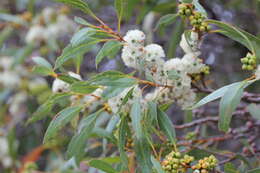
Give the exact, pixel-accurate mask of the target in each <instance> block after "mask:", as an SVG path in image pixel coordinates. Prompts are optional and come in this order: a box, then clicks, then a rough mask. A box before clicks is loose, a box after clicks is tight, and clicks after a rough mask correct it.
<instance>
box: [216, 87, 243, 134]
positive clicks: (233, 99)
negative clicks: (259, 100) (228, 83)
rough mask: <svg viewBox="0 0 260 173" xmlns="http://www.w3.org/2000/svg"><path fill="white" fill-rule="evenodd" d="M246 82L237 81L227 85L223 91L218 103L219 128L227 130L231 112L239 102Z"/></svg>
mask: <svg viewBox="0 0 260 173" xmlns="http://www.w3.org/2000/svg"><path fill="white" fill-rule="evenodd" d="M245 85H246V82H239V83H236V85H234V86H232V87H229V88H228V90H227V91H226V92H225V93H224V95H223V97H222V98H221V100H220V104H219V114H220V115H219V123H218V127H219V129H220V130H222V131H225V132H227V131H228V129H229V124H230V122H231V118H232V113H233V112H234V111H235V109H236V107H237V106H238V104H239V103H240V100H241V97H242V95H243V91H244V86H245Z"/></svg>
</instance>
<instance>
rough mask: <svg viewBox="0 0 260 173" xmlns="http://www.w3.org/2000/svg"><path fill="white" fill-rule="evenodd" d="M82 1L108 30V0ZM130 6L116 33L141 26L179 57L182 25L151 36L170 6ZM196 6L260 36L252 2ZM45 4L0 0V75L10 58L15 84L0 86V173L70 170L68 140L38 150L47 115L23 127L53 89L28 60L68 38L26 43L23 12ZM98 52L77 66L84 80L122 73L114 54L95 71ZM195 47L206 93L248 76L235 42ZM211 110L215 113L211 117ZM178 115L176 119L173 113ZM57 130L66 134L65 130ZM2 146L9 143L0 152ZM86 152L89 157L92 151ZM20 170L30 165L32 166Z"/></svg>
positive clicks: (163, 2)
mask: <svg viewBox="0 0 260 173" xmlns="http://www.w3.org/2000/svg"><path fill="white" fill-rule="evenodd" d="M88 2H89V4H90V6H91V9H92V10H93V11H94V12H95V13H96V14H97V16H99V17H100V18H101V19H102V20H104V21H105V22H106V23H108V24H109V25H110V26H111V27H112V28H114V29H115V28H116V27H117V20H116V13H115V10H114V8H113V1H112V0H88ZM129 2H130V4H129V5H128V8H127V9H124V10H125V11H126V15H125V17H124V20H123V24H122V30H121V33H122V35H124V33H125V32H126V31H127V30H130V29H135V28H138V29H142V30H144V31H145V33H146V34H147V36H148V42H152V41H154V42H157V43H159V44H161V45H162V46H163V47H164V48H165V49H166V51H167V57H169V58H172V57H175V56H177V57H179V56H181V55H182V54H183V52H182V51H181V49H180V48H179V46H178V42H179V41H180V36H181V34H182V32H183V30H184V26H183V24H182V23H181V21H177V22H176V23H175V24H174V25H171V26H168V27H166V28H161V29H159V30H158V31H157V32H155V31H154V30H153V29H154V27H155V23H156V22H157V21H158V19H159V18H160V16H162V15H164V14H168V13H176V1H172V0H131V1H129ZM200 3H201V4H202V5H203V6H204V8H205V9H206V10H207V12H208V16H209V18H211V19H216V20H221V21H225V22H228V23H231V24H234V25H236V26H238V27H240V28H242V29H244V30H246V31H248V32H250V33H252V34H255V35H257V36H260V22H259V21H260V1H259V0H214V1H212V0H200ZM46 7H51V8H53V9H55V10H56V11H60V10H61V8H62V5H61V4H57V3H54V2H53V1H51V0H1V1H0V63H1V64H0V71H1V73H0V78H3V76H4V75H3V73H2V72H3V71H4V68H5V67H6V64H4V63H3V62H2V61H1V59H3V58H4V57H9V59H12V62H11V63H12V66H11V67H10V69H9V70H10V71H11V72H12V75H10V76H7V78H8V79H10V80H11V79H15V78H17V81H14V82H10V83H7V84H3V82H2V81H1V82H0V160H1V161H0V172H3V173H8V172H18V170H19V168H22V167H23V166H25V165H24V163H25V160H26V159H27V160H28V159H29V160H30V159H31V160H32V161H37V162H36V163H37V166H38V167H39V170H42V171H58V170H61V169H62V168H64V170H68V169H67V167H73V166H74V165H73V164H70V162H65V157H64V155H63V152H64V143H65V144H66V143H67V142H68V139H67V137H66V136H65V135H64V136H59V138H58V139H57V141H56V142H57V143H56V144H53V145H50V146H42V138H43V134H44V131H45V130H46V128H47V125H48V124H49V122H50V120H51V118H48V119H45V120H42V121H40V122H37V123H34V124H30V125H26V121H27V120H28V119H29V118H30V117H31V116H32V113H33V112H34V111H35V110H36V108H37V107H38V106H39V105H41V104H42V103H43V102H44V101H45V100H46V99H47V98H48V96H49V95H50V93H51V89H50V88H51V84H52V79H51V78H49V77H47V78H41V77H38V76H37V75H35V74H32V73H31V69H32V67H33V62H32V57H33V56H43V57H45V58H46V59H48V60H49V61H50V62H52V63H53V62H54V61H55V59H56V57H57V56H58V55H59V54H60V53H61V50H62V48H64V47H65V46H66V44H67V43H68V42H69V39H70V38H71V36H72V34H73V33H68V34H66V35H63V36H61V37H59V38H58V39H57V40H56V41H55V42H51V41H50V42H47V43H46V44H40V45H35V44H28V43H26V41H25V37H26V34H27V32H28V30H29V29H30V27H31V23H30V22H24V21H23V20H21V18H23V17H26V15H25V14H26V13H27V12H30V13H31V14H32V18H34V17H35V16H37V15H39V14H40V13H41V12H42V10H43V9H44V8H46ZM27 14H28V13H27ZM68 15H69V16H70V18H71V19H72V20H73V16H81V17H83V18H85V19H87V20H88V21H91V22H94V21H92V19H90V17H89V16H86V15H84V14H82V13H81V12H79V11H77V10H69V13H68ZM23 19H24V18H23ZM99 49H100V46H97V47H94V48H93V49H91V50H90V51H89V52H88V53H87V54H86V55H85V57H84V58H83V59H82V60H83V62H84V63H83V65H82V66H81V75H82V76H84V78H88V77H89V76H91V75H92V74H94V73H97V72H100V71H104V70H109V69H121V70H122V69H124V67H123V65H122V62H121V60H120V57H113V58H111V59H107V60H105V61H104V62H102V63H101V65H100V68H98V69H96V67H95V56H96V54H97V52H98V50H99ZM201 50H202V58H203V59H204V61H205V63H206V64H208V65H210V67H211V76H210V77H209V79H208V80H207V83H208V85H209V86H211V87H212V88H214V89H216V88H219V87H220V86H223V85H226V84H229V83H232V82H235V81H239V80H241V79H244V78H246V77H247V76H248V75H249V74H247V73H246V72H244V71H242V70H241V63H240V58H242V57H244V56H245V55H246V53H247V52H248V50H247V49H246V48H245V47H243V46H241V45H240V44H239V43H237V42H234V41H232V40H230V39H228V38H226V37H224V36H222V35H219V34H210V35H209V36H206V37H205V40H204V42H203V44H202V47H201ZM75 64H76V63H75V62H73V61H69V62H68V63H66V68H68V69H70V70H71V71H76V70H77V68H76V67H77V66H76V65H75ZM126 71H127V70H126ZM13 73H14V74H13ZM1 75H2V77H1ZM213 79H214V80H213ZM259 87H260V85H259V84H256V85H253V87H251V88H250V90H251V91H252V92H257V91H258V92H259ZM257 89H258V90H257ZM66 104H67V103H61V104H60V105H58V106H61V107H62V106H63V105H66ZM214 106H216V105H213V107H214ZM173 109H176V108H173ZM55 110H56V112H57V111H58V110H59V108H58V107H57V108H56V109H55ZM55 110H54V113H55ZM175 111H176V110H175ZM212 113H213V114H217V112H212ZM179 114H180V115H182V113H181V112H180V111H179ZM172 119H173V121H174V122H175V123H177V124H178V123H180V122H183V121H184V119H185V118H183V116H177V115H176V112H175V116H174V117H172ZM64 133H70V132H69V130H66V129H65V130H64ZM60 144H63V145H60ZM6 145H8V146H7V147H6ZM230 145H231V144H230ZM5 147H6V148H5ZM231 147H232V146H231ZM227 148H230V147H227ZM49 149H51V151H50V150H49ZM93 152H94V154H95V152H98V151H93ZM92 154H93V153H92ZM26 166H27V167H34V166H36V165H34V164H31V165H26ZM83 170H84V168H83Z"/></svg>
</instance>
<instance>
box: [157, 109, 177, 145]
mask: <svg viewBox="0 0 260 173" xmlns="http://www.w3.org/2000/svg"><path fill="white" fill-rule="evenodd" d="M157 118H158V123H159V127H160V129H161V130H162V131H163V133H164V134H165V135H166V136H167V137H168V139H169V140H170V141H171V143H175V142H176V134H175V129H174V126H173V124H172V122H171V120H170V119H169V117H168V116H167V114H166V113H164V112H163V111H162V110H160V109H158V117H157Z"/></svg>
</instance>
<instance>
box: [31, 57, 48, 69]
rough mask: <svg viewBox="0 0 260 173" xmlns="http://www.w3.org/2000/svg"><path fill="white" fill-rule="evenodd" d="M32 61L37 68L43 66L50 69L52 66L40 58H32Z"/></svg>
mask: <svg viewBox="0 0 260 173" xmlns="http://www.w3.org/2000/svg"><path fill="white" fill-rule="evenodd" d="M32 60H33V61H34V62H35V63H36V64H37V65H39V66H44V67H46V68H49V69H52V65H51V64H50V63H49V62H48V61H47V60H46V59H44V58H42V57H34V58H32Z"/></svg>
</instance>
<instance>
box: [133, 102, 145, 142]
mask: <svg viewBox="0 0 260 173" xmlns="http://www.w3.org/2000/svg"><path fill="white" fill-rule="evenodd" d="M130 115H131V119H132V126H133V130H134V132H135V135H136V137H137V138H138V139H140V138H141V137H142V124H141V121H142V112H141V104H140V101H139V100H138V99H136V100H135V102H134V104H133V106H132V108H131V112H130Z"/></svg>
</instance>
